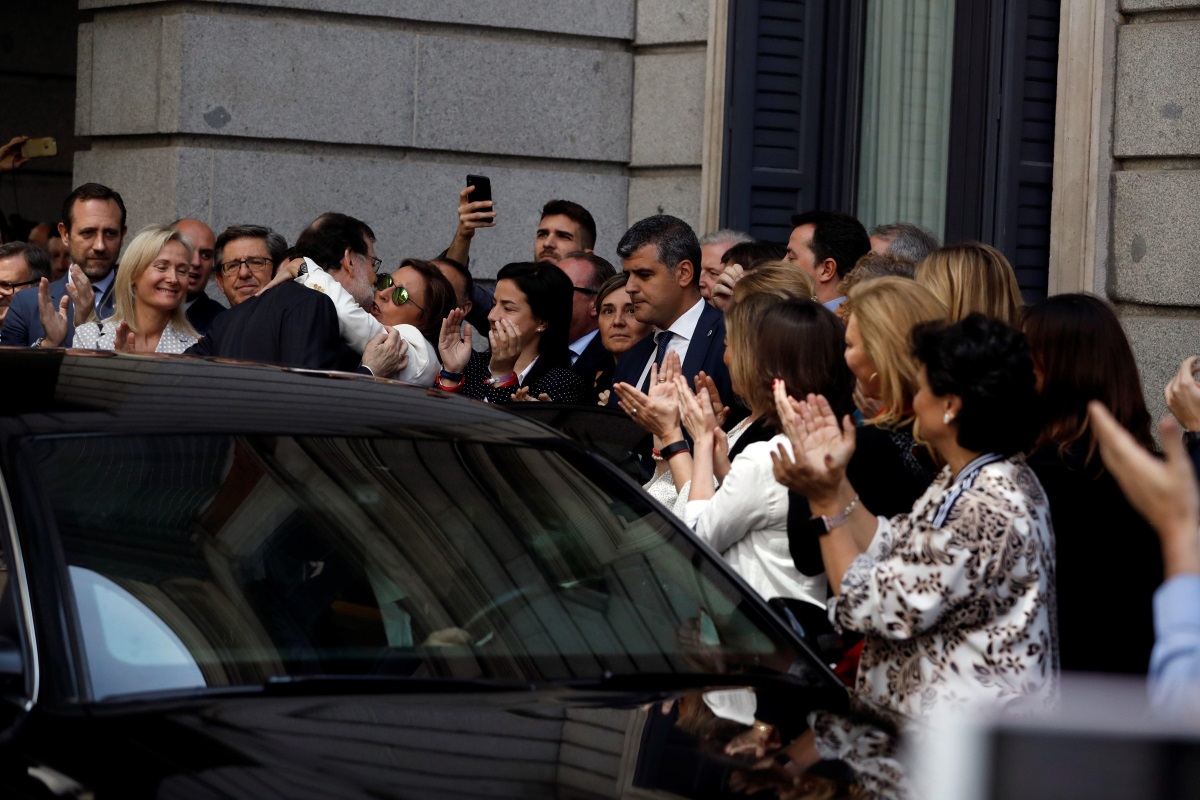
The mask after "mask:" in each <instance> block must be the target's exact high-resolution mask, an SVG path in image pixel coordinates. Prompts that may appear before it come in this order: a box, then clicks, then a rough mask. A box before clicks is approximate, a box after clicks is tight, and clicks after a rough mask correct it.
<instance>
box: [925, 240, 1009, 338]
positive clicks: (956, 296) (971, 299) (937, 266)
mask: <svg viewBox="0 0 1200 800" xmlns="http://www.w3.org/2000/svg"><path fill="white" fill-rule="evenodd" d="M917 283H919V284H921V285H922V286H924V287H925V288H927V289H929V291H931V292H933V293H934V295H935V296H936V297H937V298H938V299H939V300H941V301H942V302H943V303H944V304H945V306H946V308H947V309H948V310H949V312H950V318H949V319H950V321H951V322H958V321H959V320H961V319H962V318H964V317H966V316H967V315H968V314H970V313H971V312H973V311H978V312H979V313H981V314H983V315H985V316H988V317H992V318H994V319H998V320H1001V321H1002V322H1007V323H1008V324H1009V325H1011V326H1012V327H1014V328H1020V327H1021V305H1022V303H1021V292H1020V289H1018V288H1017V276H1016V274H1015V273H1014V272H1013V268H1012V265H1011V264H1009V263H1008V259H1007V258H1005V257H1004V254H1003V253H1001V252H1000V251H999V250H997V249H996V248H994V247H992V246H990V245H986V244H980V243H979V242H966V243H964V244H955V245H948V246H946V247H941V248H938V249H937V250H934V251H933V252H932V253H930V254H929V255H928V256H926V257H925V258H924V259H922V260H921V262H920V263H919V264H917Z"/></svg>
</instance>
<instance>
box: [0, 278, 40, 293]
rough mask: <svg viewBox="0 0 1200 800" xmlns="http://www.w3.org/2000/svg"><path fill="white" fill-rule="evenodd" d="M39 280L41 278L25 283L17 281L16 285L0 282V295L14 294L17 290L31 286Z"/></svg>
mask: <svg viewBox="0 0 1200 800" xmlns="http://www.w3.org/2000/svg"><path fill="white" fill-rule="evenodd" d="M40 280H41V278H33V279H31V280H27V281H17V282H16V283H9V282H8V281H0V294H14V293H15V292H16V291H17V289H24V288H25V287H26V286H33V285H34V284H35V283H37V282H38V281H40Z"/></svg>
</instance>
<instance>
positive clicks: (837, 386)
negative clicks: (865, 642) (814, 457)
mask: <svg viewBox="0 0 1200 800" xmlns="http://www.w3.org/2000/svg"><path fill="white" fill-rule="evenodd" d="M725 324H726V332H727V334H728V342H727V345H726V348H725V357H726V359H727V360H728V364H729V374H730V378H731V379H732V383H733V388H734V391H735V392H736V393H737V395H738V396H739V397H740V398H741V399H742V402H743V403H744V404H745V405H746V407H747V408H749V409H750V416H749V417H747V421H746V422H745V423H744V425H745V426H746V428H747V430H746V433H745V434H743V435H741V436H740V438H738V440H737V443H736V445H735V448H734V449H733V450H732V451H730V450H729V446H728V444H727V441H726V437H725V434H724V433H723V432H721V431H720V428H719V427H718V425H717V421H716V417H715V415H714V413H713V408H712V404H711V403H710V402H709V398H708V392H707V390H706V389H701V390H700V392H699V393H697V394H693V393H692V391H691V390H690V388H689V387H688V385H687V381H685V380H684V379H683V378H682V377H677V378H676V384H677V388H678V393H679V402H680V411H681V416H682V419H683V424H684V426H685V427H686V428H687V430H688V433H689V434H690V435H691V436H692V442H693V445H692V447H693V455H692V457H691V458H690V461H691V464H690V470H688V469H687V467H688V464H687V461H688V460H689V459H688V458H687V457H686V456H683V457H681V458H679V459H675V460H672V462H671V469H672V472H673V473H674V474H675V478H676V482H677V483H678V482H679V481H680V478H681V477H684V476H686V475H687V474H688V473H689V472H690V477H691V485H690V487H689V489H688V499H687V504H686V505H685V506H684V507H683V508H682V509H681V510H682V516H683V520H684V522H686V523H688V524H689V525H690V526H692V528H693V529H694V530H695V531H696V535H697V536H699V537H700V539H702V540H703V541H705V542H706V543H708V544H709V545H710V546H711V547H712V548H713V549H714V550H716V551H717V552H718V553H720V554H721V557H722V558H724V559H725V561H726V563H728V564H729V565H730V566H731V567H733V568H734V570H735V571H737V573H738V574H740V575H741V576H742V577H743V578H744V579H745V580H746V582H747V583H748V584H750V586H751V588H753V589H754V590H755V591H756V592H758V593H759V594H761V595H762V596H763V597H767V598H771V597H790V598H796V599H801V600H806V601H808V602H811V603H815V604H816V605H819V606H824V604H825V597H826V594H827V593H828V586H827V584H826V580H825V574H824V570H822V569H820V568H818V569H816V570H814V571H812V572H811V574H806V573H804V572H802V571H800V570H799V569H798V568H797V566H796V564H795V563H794V562H793V560H792V556H791V552H790V550H789V548H788V526H787V522H788V493H787V490H786V489H784V487H783V486H781V485H779V484H778V483H776V482H775V481H773V480H772V479H771V453H772V452H773V451H774V450H775V448H776V447H777V446H780V445H784V446H786V441H787V440H786V437H782V436H778V435H775V434H776V430H777V425H778V419H777V417H776V411H775V403H774V398H773V396H772V394H771V377H772V376H776V377H778V378H779V379H780V380H782V381H783V382H784V384H785V385H786V386H787V387H788V388H789V390H790V391H793V392H796V393H799V394H801V395H803V394H807V393H809V392H822V393H824V394H826V395H827V396H828V397H829V398H830V399H831V402H833V403H834V404H835V405H836V406H837V408H838V410H839V411H842V412H845V413H849V412H850V410H851V409H852V408H853V400H852V399H851V393H852V391H853V387H854V376H853V375H851V374H850V370H849V369H848V368H847V367H846V361H845V359H844V358H843V357H842V351H843V350H845V347H846V343H845V338H844V336H843V333H842V331H843V328H842V324H841V323H840V322H838V320H837V318H836V317H835V316H834V315H833V313H832V312H830V311H828V310H827V309H824V308H822V307H821V306H820V305H819V304H817V303H814V302H813V301H811V300H780V299H779V298H777V297H775V296H773V295H770V294H765V293H759V294H751V295H748V296H747V297H745V298H744V299H742V300H741V301H740V302H739V303H737V304H736V305H734V306H733V307H732V308H730V309H729V312H728V313H727V315H726V318H725ZM752 429H753V430H752ZM755 430H761V431H762V434H759V433H755ZM764 434H765V435H764ZM771 437H773V438H771ZM680 439H682V436H680ZM664 445H665V447H664V455H665V453H666V451H667V447H670V446H672V445H673V443H671V442H664ZM738 451H740V452H738ZM727 452H728V453H729V454H727ZM714 477H716V478H717V480H718V481H719V482H720V488H718V489H715V490H714V488H713V483H714V481H713V478H714Z"/></svg>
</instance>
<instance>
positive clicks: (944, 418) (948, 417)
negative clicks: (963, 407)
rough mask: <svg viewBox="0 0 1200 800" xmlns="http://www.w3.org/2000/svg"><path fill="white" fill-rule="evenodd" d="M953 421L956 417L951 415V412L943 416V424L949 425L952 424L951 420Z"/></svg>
mask: <svg viewBox="0 0 1200 800" xmlns="http://www.w3.org/2000/svg"><path fill="white" fill-rule="evenodd" d="M952 419H954V415H953V414H951V413H950V412H949V411H947V412H946V413H945V414H943V415H942V422H944V423H946V424H947V425H949V424H950V420H952Z"/></svg>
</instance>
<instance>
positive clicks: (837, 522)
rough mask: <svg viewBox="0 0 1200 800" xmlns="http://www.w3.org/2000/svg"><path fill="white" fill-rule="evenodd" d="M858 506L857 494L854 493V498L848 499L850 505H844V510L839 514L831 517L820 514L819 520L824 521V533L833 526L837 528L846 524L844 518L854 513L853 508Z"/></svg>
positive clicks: (848, 517) (846, 518)
mask: <svg viewBox="0 0 1200 800" xmlns="http://www.w3.org/2000/svg"><path fill="white" fill-rule="evenodd" d="M856 508H858V494H857V493H856V494H855V495H854V499H853V500H851V501H850V505H848V506H846V508H845V510H844V511H842V513H840V514H834V515H833V516H832V517H827V516H825V515H824V514H822V515H821V522H824V523H825V533H829V532H830V531H831V530H833V529H834V528H839V527H841V526H842V525H845V524H846V520H848V519H850V515H851V514H852V513H854V509H856Z"/></svg>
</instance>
